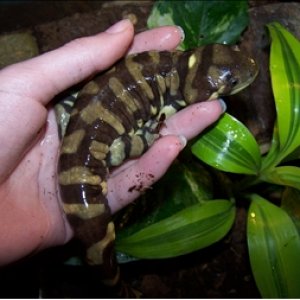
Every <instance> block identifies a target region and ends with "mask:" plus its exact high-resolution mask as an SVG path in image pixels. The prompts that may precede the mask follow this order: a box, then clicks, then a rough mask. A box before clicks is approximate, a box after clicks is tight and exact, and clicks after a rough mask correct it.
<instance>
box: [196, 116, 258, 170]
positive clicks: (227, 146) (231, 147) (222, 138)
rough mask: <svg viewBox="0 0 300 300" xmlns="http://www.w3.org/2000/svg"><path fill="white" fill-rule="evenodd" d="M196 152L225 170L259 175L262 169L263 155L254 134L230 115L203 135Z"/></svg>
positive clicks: (214, 165) (199, 156) (203, 158)
mask: <svg viewBox="0 0 300 300" xmlns="http://www.w3.org/2000/svg"><path fill="white" fill-rule="evenodd" d="M192 152H193V154H195V155H196V156H197V157H198V158H199V159H201V160H202V161H204V162H205V163H207V164H209V165H211V166H213V167H215V168H216V169H219V170H222V171H227V172H232V173H241V174H253V175H255V174H257V173H258V171H259V169H260V163H261V156H260V152H259V147H258V145H257V142H256V141H255V139H254V137H253V135H252V134H251V133H250V132H249V130H248V129H247V128H246V127H245V126H244V125H243V124H242V123H241V122H239V121H238V120H237V119H235V118H234V117H232V116H230V115H228V114H224V115H223V117H222V118H221V119H220V120H219V121H218V123H217V124H216V126H213V127H212V128H211V129H209V130H208V131H207V132H205V133H204V134H202V135H201V136H200V138H199V139H198V140H197V142H196V143H195V144H194V145H193V146H192Z"/></svg>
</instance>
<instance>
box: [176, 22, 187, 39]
mask: <svg viewBox="0 0 300 300" xmlns="http://www.w3.org/2000/svg"><path fill="white" fill-rule="evenodd" d="M177 28H178V30H179V32H180V41H181V42H183V41H184V39H185V33H184V30H183V28H182V27H181V26H178V25H177Z"/></svg>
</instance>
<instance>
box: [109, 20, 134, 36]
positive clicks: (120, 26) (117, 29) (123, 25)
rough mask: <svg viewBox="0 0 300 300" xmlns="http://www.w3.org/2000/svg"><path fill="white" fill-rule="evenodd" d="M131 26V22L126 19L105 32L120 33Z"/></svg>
mask: <svg viewBox="0 0 300 300" xmlns="http://www.w3.org/2000/svg"><path fill="white" fill-rule="evenodd" d="M129 24H131V22H130V21H129V20H128V19H124V20H121V21H119V22H118V23H116V24H114V25H112V26H111V27H109V28H108V29H107V30H106V31H105V32H108V33H119V32H122V31H124V30H126V29H127V27H128V26H129Z"/></svg>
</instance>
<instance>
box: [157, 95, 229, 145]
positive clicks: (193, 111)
mask: <svg viewBox="0 0 300 300" xmlns="http://www.w3.org/2000/svg"><path fill="white" fill-rule="evenodd" d="M225 110H226V104H225V102H224V101H223V100H213V101H207V102H201V103H196V104H193V105H191V106H188V107H187V108H185V109H183V110H181V111H179V112H178V113H176V114H175V115H174V116H172V117H170V118H169V119H168V120H167V121H166V122H165V126H163V127H162V129H161V131H160V134H162V135H168V134H175V135H183V136H184V137H185V138H186V139H187V140H189V139H192V138H194V137H195V136H197V135H198V134H199V133H200V132H201V131H203V130H204V129H205V128H206V127H207V126H209V125H210V124H212V123H213V122H215V121H216V120H217V119H218V118H219V117H220V115H221V114H222V113H223V112H224V111H225Z"/></svg>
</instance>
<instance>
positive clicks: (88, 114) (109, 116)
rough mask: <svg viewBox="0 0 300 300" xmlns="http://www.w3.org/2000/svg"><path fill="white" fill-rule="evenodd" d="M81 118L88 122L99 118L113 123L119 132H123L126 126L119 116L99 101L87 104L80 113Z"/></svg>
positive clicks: (110, 123) (90, 122)
mask: <svg viewBox="0 0 300 300" xmlns="http://www.w3.org/2000/svg"><path fill="white" fill-rule="evenodd" d="M80 116H81V119H82V120H83V121H85V122H86V123H87V124H92V123H93V122H94V121H95V120H97V119H99V120H101V121H104V122H106V123H108V124H109V125H111V126H112V127H113V128H114V129H115V130H116V131H117V132H118V134H120V135H121V134H123V133H124V132H125V128H124V126H123V125H122V122H121V121H120V120H119V118H118V117H117V116H116V115H114V114H113V113H112V112H111V111H109V110H108V109H106V108H104V107H103V106H102V104H101V103H100V102H99V101H95V102H92V103H90V104H89V105H88V106H86V107H85V108H84V109H83V110H82V111H81V113H80Z"/></svg>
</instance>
